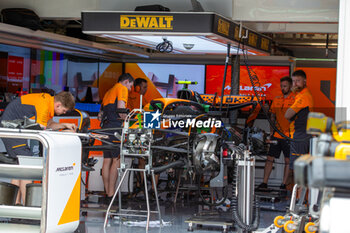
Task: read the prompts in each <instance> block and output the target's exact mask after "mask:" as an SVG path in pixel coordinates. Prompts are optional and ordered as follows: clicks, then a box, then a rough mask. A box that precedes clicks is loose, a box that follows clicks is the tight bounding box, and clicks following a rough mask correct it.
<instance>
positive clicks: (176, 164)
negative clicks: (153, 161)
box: [153, 160, 185, 174]
mask: <svg viewBox="0 0 350 233" xmlns="http://www.w3.org/2000/svg"><path fill="white" fill-rule="evenodd" d="M183 166H185V162H184V161H183V160H177V161H175V162H172V163H169V164H167V165H163V166H159V167H153V170H154V173H155V174H157V173H161V172H163V171H165V170H167V169H170V168H176V167H183Z"/></svg>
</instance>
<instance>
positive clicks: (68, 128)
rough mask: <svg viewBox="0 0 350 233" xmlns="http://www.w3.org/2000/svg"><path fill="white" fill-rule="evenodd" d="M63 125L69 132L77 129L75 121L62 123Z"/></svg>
mask: <svg viewBox="0 0 350 233" xmlns="http://www.w3.org/2000/svg"><path fill="white" fill-rule="evenodd" d="M61 125H62V126H63V127H62V128H63V130H64V131H68V132H76V131H77V126H76V125H75V124H73V123H61Z"/></svg>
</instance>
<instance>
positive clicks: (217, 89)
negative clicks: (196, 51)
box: [205, 65, 290, 100]
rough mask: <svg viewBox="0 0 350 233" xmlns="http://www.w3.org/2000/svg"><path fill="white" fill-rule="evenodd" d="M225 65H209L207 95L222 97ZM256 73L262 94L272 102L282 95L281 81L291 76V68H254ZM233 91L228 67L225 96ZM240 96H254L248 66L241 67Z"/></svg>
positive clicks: (229, 67)
mask: <svg viewBox="0 0 350 233" xmlns="http://www.w3.org/2000/svg"><path fill="white" fill-rule="evenodd" d="M224 69H225V66H224V65H207V70H206V91H205V92H206V94H215V93H217V94H218V95H221V89H222V82H223V77H224ZM252 70H253V71H254V72H255V73H256V75H257V77H258V79H259V83H260V87H261V89H260V90H261V93H262V94H263V96H264V97H266V99H267V100H272V99H273V98H274V97H275V96H278V95H281V88H280V79H281V78H282V77H284V76H289V75H290V67H289V66H252ZM230 91H231V66H228V69H227V73H226V81H225V89H224V94H225V95H228V94H230ZM239 94H240V95H254V90H253V87H252V84H251V82H250V79H249V75H248V72H247V68H246V66H241V67H240V84H239Z"/></svg>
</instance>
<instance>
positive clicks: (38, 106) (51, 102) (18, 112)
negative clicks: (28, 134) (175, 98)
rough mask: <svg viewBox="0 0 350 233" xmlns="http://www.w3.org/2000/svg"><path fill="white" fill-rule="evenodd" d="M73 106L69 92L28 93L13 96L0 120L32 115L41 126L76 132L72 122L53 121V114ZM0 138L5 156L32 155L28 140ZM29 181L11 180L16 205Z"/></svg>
mask: <svg viewBox="0 0 350 233" xmlns="http://www.w3.org/2000/svg"><path fill="white" fill-rule="evenodd" d="M74 106H75V100H74V97H73V95H72V94H71V93H69V92H60V93H58V94H57V95H55V96H51V95H50V94H47V93H37V94H27V95H23V96H21V97H18V98H16V99H15V100H13V101H11V102H10V103H9V104H8V105H7V106H6V108H5V111H4V113H3V114H2V116H1V122H2V121H13V120H24V119H25V118H35V122H36V123H38V124H39V125H40V126H41V127H42V128H43V129H52V130H60V129H68V130H71V131H76V125H75V124H71V123H56V122H54V121H53V120H52V118H53V117H54V115H55V114H56V115H62V114H65V113H67V112H68V111H71V110H73V109H74ZM2 141H3V142H4V145H5V148H6V150H7V153H8V155H9V156H10V157H12V158H17V155H24V156H33V153H32V151H31V150H30V148H29V146H28V143H27V139H13V138H11V139H10V138H2ZM31 182H32V181H30V180H12V182H11V183H12V184H15V185H18V186H19V192H18V195H17V199H16V204H21V203H23V204H25V196H26V195H25V192H26V185H27V184H29V183H31ZM21 200H22V202H21Z"/></svg>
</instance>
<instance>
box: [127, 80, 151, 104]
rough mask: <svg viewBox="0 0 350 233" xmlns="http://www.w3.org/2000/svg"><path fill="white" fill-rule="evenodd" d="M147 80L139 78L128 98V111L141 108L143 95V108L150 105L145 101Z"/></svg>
mask: <svg viewBox="0 0 350 233" xmlns="http://www.w3.org/2000/svg"><path fill="white" fill-rule="evenodd" d="M147 87H148V85H147V80H146V79H144V78H137V79H135V82H134V87H133V88H132V89H131V91H130V93H129V98H128V106H127V107H128V109H130V111H131V110H133V109H135V108H140V95H142V108H143V107H144V106H145V105H146V104H147V103H148V102H147V101H146V99H145V94H146V92H147Z"/></svg>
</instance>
